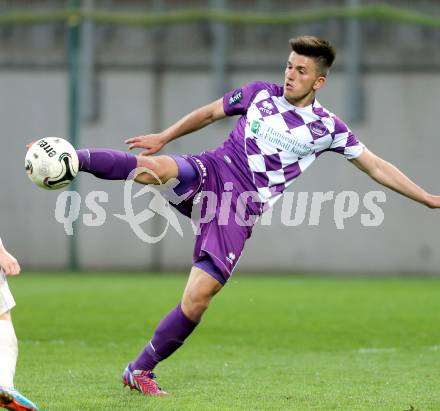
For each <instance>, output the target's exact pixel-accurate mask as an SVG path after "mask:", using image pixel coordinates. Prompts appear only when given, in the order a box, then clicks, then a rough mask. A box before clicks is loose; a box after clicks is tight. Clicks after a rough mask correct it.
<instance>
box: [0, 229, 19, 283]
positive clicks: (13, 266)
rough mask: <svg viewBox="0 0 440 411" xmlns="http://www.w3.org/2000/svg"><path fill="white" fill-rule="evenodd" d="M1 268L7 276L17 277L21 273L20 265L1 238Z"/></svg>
mask: <svg viewBox="0 0 440 411" xmlns="http://www.w3.org/2000/svg"><path fill="white" fill-rule="evenodd" d="M0 268H1V269H2V270H3V271H4V273H5V274H6V275H17V274H19V273H20V264H18V261H17V260H16V258H15V257H14V256H12V255H11V254H9V253H8V252H7V251H6V248H5V247H4V245H3V244H2V240H1V238H0Z"/></svg>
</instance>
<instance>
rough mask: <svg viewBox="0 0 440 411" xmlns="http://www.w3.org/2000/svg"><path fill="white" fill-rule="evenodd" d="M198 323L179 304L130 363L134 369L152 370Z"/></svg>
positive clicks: (177, 346)
mask: <svg viewBox="0 0 440 411" xmlns="http://www.w3.org/2000/svg"><path fill="white" fill-rule="evenodd" d="M197 325H198V323H196V322H194V321H191V320H190V319H189V318H187V317H186V316H185V314H184V313H183V311H182V308H181V306H180V304H178V305H177V306H176V307H175V308H174V309H173V310H172V311H171V312H170V313H169V314H168V315H167V316H166V317H165V318H163V319H162V321H161V322H160V323H159V325H158V326H157V328H156V330H155V332H154V335H153V338H152V339H151V340H150V341H149V343H148V344H147V345H146V346H145V349H144V350H143V351H142V352H141V353H140V354H139V355H138V357H137V358H136V359H135V360H134V361H133V362H132V363H131V364H130V368H131V369H132V370H150V371H151V370H152V369H154V367H155V366H156V365H157V363H158V362H159V361H162V360H164V359H165V358H167V357H169V356H170V355H171V354H172V353H173V352H174V351H176V350H177V349H178V348H179V347H180V346H181V345H182V344H183V342H184V341H185V339H186V337H188V336H189V335H190V334H191V333H192V332H193V330H194V328H196V326H197Z"/></svg>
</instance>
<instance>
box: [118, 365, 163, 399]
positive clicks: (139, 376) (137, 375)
mask: <svg viewBox="0 0 440 411" xmlns="http://www.w3.org/2000/svg"><path fill="white" fill-rule="evenodd" d="M155 378H156V375H155V374H154V373H153V372H151V371H144V370H133V371H131V370H130V368H129V366H128V365H127V368H125V370H124V373H123V374H122V384H124V386H127V387H128V388H130V390H138V391H139V392H141V393H142V394H144V395H157V396H164V395H168V393H167V392H166V391H164V390H163V389H162V388H160V387H159V386H158V385H157V382H156V381H154V379H155Z"/></svg>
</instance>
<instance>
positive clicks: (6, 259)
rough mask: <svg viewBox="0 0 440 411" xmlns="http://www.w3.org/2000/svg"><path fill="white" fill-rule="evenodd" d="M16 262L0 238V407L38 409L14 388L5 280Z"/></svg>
mask: <svg viewBox="0 0 440 411" xmlns="http://www.w3.org/2000/svg"><path fill="white" fill-rule="evenodd" d="M19 273H20V265H19V264H18V262H17V260H16V259H15V258H14V257H13V256H12V255H11V254H9V253H8V252H7V251H6V249H5V247H4V246H3V244H2V241H1V239H0V408H6V409H7V410H18V411H38V408H37V406H36V405H35V404H33V403H32V402H31V401H29V400H28V399H27V398H25V397H24V396H23V395H21V394H20V393H19V392H18V391H17V390H16V389H15V388H14V374H15V364H16V362H17V355H18V344H17V337H16V336H15V331H14V326H13V325H12V320H11V314H10V311H11V309H12V308H13V307H14V306H15V301H14V297H13V296H12V294H11V291H10V290H9V287H8V283H7V281H6V276H7V275H18V274H19Z"/></svg>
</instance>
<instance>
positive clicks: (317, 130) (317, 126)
mask: <svg viewBox="0 0 440 411" xmlns="http://www.w3.org/2000/svg"><path fill="white" fill-rule="evenodd" d="M309 129H310V131H311V132H312V134H314V135H316V136H318V137H322V136H324V135H325V134H328V131H327V128H326V127H325V125H324V124H322V123H321V122H320V121H315V122H313V123H310V124H309Z"/></svg>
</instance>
